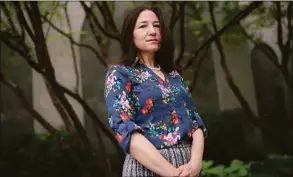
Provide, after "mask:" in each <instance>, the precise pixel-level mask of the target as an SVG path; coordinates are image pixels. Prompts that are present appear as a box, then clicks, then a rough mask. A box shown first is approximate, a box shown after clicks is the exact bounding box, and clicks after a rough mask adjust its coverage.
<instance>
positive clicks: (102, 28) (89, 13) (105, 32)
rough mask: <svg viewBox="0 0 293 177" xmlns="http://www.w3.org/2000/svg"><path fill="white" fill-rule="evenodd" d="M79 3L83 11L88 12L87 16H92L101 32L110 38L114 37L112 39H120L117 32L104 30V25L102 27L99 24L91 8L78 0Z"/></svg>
mask: <svg viewBox="0 0 293 177" xmlns="http://www.w3.org/2000/svg"><path fill="white" fill-rule="evenodd" d="M80 3H81V5H82V7H83V9H84V11H85V13H86V14H88V15H89V17H92V19H93V21H94V23H95V24H96V25H97V26H98V28H99V29H100V30H101V31H102V33H103V34H104V35H105V36H107V37H109V38H112V39H114V40H117V41H120V36H119V35H118V34H112V33H110V32H108V31H107V30H105V28H104V27H102V25H101V23H100V22H99V20H98V19H97V17H96V16H95V15H94V14H93V12H92V9H91V8H89V7H88V6H87V5H86V4H85V2H83V1H80Z"/></svg>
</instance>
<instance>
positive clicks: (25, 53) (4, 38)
mask: <svg viewBox="0 0 293 177" xmlns="http://www.w3.org/2000/svg"><path fill="white" fill-rule="evenodd" d="M9 38H11V39H12V41H15V43H16V44H13V43H11V41H10V40H9ZM0 40H1V41H3V42H4V44H6V45H7V46H8V47H9V48H11V49H12V50H13V51H15V52H16V53H18V54H19V55H20V56H22V57H23V58H24V59H25V60H26V61H27V63H28V64H29V65H31V66H32V67H33V68H34V69H35V70H36V71H38V72H40V73H43V68H42V67H41V66H39V64H38V63H36V62H35V61H33V60H32V59H31V56H30V55H29V49H28V47H27V46H26V45H25V44H24V41H22V40H20V39H19V38H18V37H17V36H13V35H12V34H10V33H8V32H6V31H2V32H1V33H0ZM19 44H20V45H21V46H22V47H23V50H21V48H20V47H19Z"/></svg>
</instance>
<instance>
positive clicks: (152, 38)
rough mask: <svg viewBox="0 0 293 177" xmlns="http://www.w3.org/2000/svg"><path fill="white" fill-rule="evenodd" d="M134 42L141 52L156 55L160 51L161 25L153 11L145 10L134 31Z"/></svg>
mask: <svg viewBox="0 0 293 177" xmlns="http://www.w3.org/2000/svg"><path fill="white" fill-rule="evenodd" d="M133 41H134V44H135V46H136V47H137V48H138V50H140V51H141V52H148V53H154V52H156V51H158V50H159V49H160V42H161V31H160V23H159V19H158V17H157V16H156V14H155V13H154V12H153V11H151V10H144V11H142V12H141V13H140V15H139V16H138V18H137V20H136V24H135V27H134V30H133Z"/></svg>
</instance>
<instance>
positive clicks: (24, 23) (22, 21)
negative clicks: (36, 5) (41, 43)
mask: <svg viewBox="0 0 293 177" xmlns="http://www.w3.org/2000/svg"><path fill="white" fill-rule="evenodd" d="M13 5H14V8H15V10H16V14H17V18H18V21H19V23H20V24H21V25H20V26H23V27H24V29H25V31H26V32H27V33H28V35H29V36H30V38H31V40H32V41H35V34H33V32H32V30H31V29H30V27H29V25H28V23H27V21H26V19H25V17H24V14H23V11H22V9H21V7H20V4H19V2H13Z"/></svg>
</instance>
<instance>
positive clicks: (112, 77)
mask: <svg viewBox="0 0 293 177" xmlns="http://www.w3.org/2000/svg"><path fill="white" fill-rule="evenodd" d="M124 69H125V68H122V66H118V65H115V66H111V67H110V68H109V69H108V71H107V73H106V79H105V90H104V99H105V102H106V106H107V110H108V120H109V125H110V127H111V129H112V130H113V131H114V132H115V137H116V139H117V141H118V142H119V144H120V146H121V148H122V150H123V151H124V152H125V153H129V144H130V139H131V134H132V133H133V132H135V131H141V128H140V127H139V126H138V125H136V124H135V123H134V116H135V112H136V109H135V107H136V106H135V105H136V101H135V99H134V98H133V96H132V94H131V93H132V92H131V88H132V87H131V81H130V80H129V79H128V74H127V71H126V70H124Z"/></svg>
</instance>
